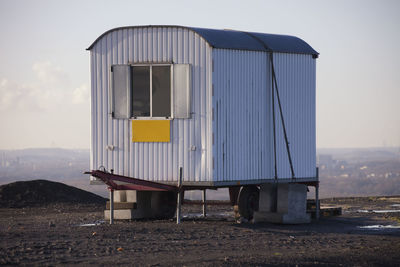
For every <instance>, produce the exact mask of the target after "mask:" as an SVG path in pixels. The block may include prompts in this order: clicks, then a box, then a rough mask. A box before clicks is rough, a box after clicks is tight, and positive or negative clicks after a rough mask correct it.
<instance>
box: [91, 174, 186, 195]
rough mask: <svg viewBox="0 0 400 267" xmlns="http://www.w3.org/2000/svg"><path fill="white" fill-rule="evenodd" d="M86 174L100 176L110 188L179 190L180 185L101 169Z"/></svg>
mask: <svg viewBox="0 0 400 267" xmlns="http://www.w3.org/2000/svg"><path fill="white" fill-rule="evenodd" d="M85 174H90V175H92V176H93V177H96V178H99V179H100V180H102V181H103V182H104V183H105V184H106V185H108V187H109V189H112V190H139V191H173V192H178V187H177V186H173V185H166V184H161V183H156V182H151V181H146V180H142V179H137V178H131V177H127V176H122V175H118V174H113V173H109V172H105V171H100V170H92V171H88V172H85ZM116 181H118V182H123V183H128V184H117V183H116Z"/></svg>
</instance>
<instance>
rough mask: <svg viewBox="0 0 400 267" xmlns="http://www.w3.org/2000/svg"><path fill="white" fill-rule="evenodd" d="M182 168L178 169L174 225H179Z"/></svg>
mask: <svg viewBox="0 0 400 267" xmlns="http://www.w3.org/2000/svg"><path fill="white" fill-rule="evenodd" d="M181 188H182V167H181V168H179V180H178V200H177V201H178V203H177V205H176V224H180V223H181V205H182V192H181Z"/></svg>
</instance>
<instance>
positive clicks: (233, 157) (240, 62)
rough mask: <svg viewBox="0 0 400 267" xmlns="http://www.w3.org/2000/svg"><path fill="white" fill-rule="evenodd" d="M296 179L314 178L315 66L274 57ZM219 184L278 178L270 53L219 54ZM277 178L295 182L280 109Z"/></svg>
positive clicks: (305, 59) (299, 58)
mask: <svg viewBox="0 0 400 267" xmlns="http://www.w3.org/2000/svg"><path fill="white" fill-rule="evenodd" d="M274 59H275V61H274V63H275V71H276V75H277V81H278V87H279V93H280V97H281V104H282V109H283V114H284V119H285V124H286V130H287V133H288V139H289V142H290V149H291V154H292V160H293V165H294V171H295V176H296V177H297V178H310V177H315V166H316V165H315V60H314V59H312V57H311V55H294V54H274ZM213 60H214V72H213V83H214V98H213V109H214V120H213V134H214V146H213V155H214V181H216V182H228V181H242V182H243V181H244V182H245V181H250V180H253V181H254V180H263V179H272V178H274V158H273V128H272V127H273V123H272V95H271V68H270V62H269V54H268V53H265V52H255V51H240V50H225V49H214V50H213ZM275 107H276V125H277V127H276V135H277V137H276V138H277V169H278V178H291V173H290V165H289V161H288V157H287V152H286V145H285V142H284V137H283V131H282V127H281V120H280V117H279V109H278V103H277V102H276V104H275Z"/></svg>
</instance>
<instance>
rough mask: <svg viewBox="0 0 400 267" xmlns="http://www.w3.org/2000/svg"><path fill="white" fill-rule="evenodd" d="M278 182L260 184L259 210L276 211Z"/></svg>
mask: <svg viewBox="0 0 400 267" xmlns="http://www.w3.org/2000/svg"><path fill="white" fill-rule="evenodd" d="M276 194H277V185H276V184H262V185H261V186H260V200H259V207H258V210H259V211H265V212H272V211H276Z"/></svg>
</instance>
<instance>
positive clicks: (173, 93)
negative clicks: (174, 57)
mask: <svg viewBox="0 0 400 267" xmlns="http://www.w3.org/2000/svg"><path fill="white" fill-rule="evenodd" d="M175 65H177V66H180V65H186V68H187V70H186V74H187V76H185V77H183V79H186V87H184V88H186V89H185V90H186V92H185V95H186V100H185V101H184V103H185V105H186V111H185V112H184V113H182V111H181V110H179V111H178V110H175V108H176V107H175V104H179V103H181V100H180V99H178V96H179V95H180V92H182V91H181V90H178V88H182V87H181V86H178V87H176V83H177V82H178V81H180V79H179V78H177V77H175ZM114 66H126V67H129V77H130V80H129V84H130V85H129V90H128V89H127V90H128V91H127V96H129V97H128V98H127V103H126V104H127V109H128V110H127V111H128V113H129V114H126V115H127V116H126V117H116V116H115V107H114V102H115V88H114V75H113V71H112V69H113V67H114ZM135 66H138V67H146V66H148V67H149V68H150V75H149V78H150V81H149V82H150V87H149V90H150V116H133V111H132V105H133V103H132V93H133V91H132V90H133V87H132V84H133V80H132V68H133V67H135ZM153 66H168V67H169V68H170V115H169V116H162V117H153V116H152V115H153V93H152V88H153V70H152V67H153ZM110 70H111V71H110V72H109V73H110V76H109V81H110V82H109V89H108V94H109V95H108V103H109V108H110V112H109V114H110V116H111V118H112V119H126V120H173V119H191V114H193V113H192V111H191V109H192V90H193V88H192V87H193V84H192V82H193V81H192V67H191V64H189V63H173V62H160V63H158V62H143V63H142V62H135V63H127V64H112V65H111V66H110ZM179 73H181V70H180V68H179V69H177V74H178V75H179ZM176 78H177V79H176Z"/></svg>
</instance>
